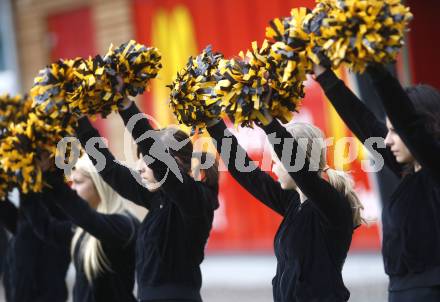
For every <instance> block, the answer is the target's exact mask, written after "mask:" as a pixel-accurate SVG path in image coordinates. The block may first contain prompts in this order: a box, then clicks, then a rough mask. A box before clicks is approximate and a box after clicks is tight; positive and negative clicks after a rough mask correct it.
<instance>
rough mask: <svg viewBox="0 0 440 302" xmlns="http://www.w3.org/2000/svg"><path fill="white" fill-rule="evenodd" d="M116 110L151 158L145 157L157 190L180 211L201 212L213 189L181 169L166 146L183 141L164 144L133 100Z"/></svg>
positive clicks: (214, 193) (213, 193)
mask: <svg viewBox="0 0 440 302" xmlns="http://www.w3.org/2000/svg"><path fill="white" fill-rule="evenodd" d="M119 113H120V115H121V118H122V120H123V121H124V124H125V126H126V128H127V129H128V130H129V131H130V132H131V135H132V137H133V139H134V141H135V142H136V144H137V146H138V148H139V151H140V152H141V154H142V156H144V157H145V156H147V157H148V156H149V157H150V159H151V160H148V162H147V164H148V166H149V167H150V168H151V169H152V170H153V173H154V177H155V178H156V180H158V181H159V182H161V183H162V184H161V187H160V190H161V191H162V192H163V193H164V194H166V195H168V196H170V197H171V200H172V201H173V202H175V203H176V204H177V205H178V206H179V207H180V209H181V210H183V213H184V214H187V215H189V216H197V215H199V214H202V213H204V212H205V210H206V209H207V208H206V205H207V204H206V200H207V199H208V200H210V199H212V198H216V195H217V192H214V191H213V190H211V189H209V188H208V187H207V186H205V185H204V184H201V183H199V182H197V181H196V180H194V179H193V178H192V177H191V176H189V175H187V174H186V173H185V172H184V171H182V170H181V169H180V168H179V165H178V164H177V160H176V159H175V158H174V157H172V156H171V154H170V152H169V150H168V149H167V148H176V147H177V148H179V147H181V146H180V145H182V144H186V142H181V143H180V142H177V141H176V144H177V145H176V146H165V144H164V143H163V142H162V140H161V138H160V136H161V132H160V131H156V130H154V129H153V128H152V127H151V125H150V123H149V122H148V120H147V118H146V117H145V115H143V114H142V113H141V112H140V111H139V108H138V107H137V106H136V104H135V103H134V102H132V103H131V104H130V105H129V106H128V107H127V108H126V109H124V110H120V112H119ZM178 145H179V146H178ZM214 195H215V196H214ZM182 197H185V198H182ZM188 201H191V202H188ZM210 210H212V209H210ZM202 215H203V214H202Z"/></svg>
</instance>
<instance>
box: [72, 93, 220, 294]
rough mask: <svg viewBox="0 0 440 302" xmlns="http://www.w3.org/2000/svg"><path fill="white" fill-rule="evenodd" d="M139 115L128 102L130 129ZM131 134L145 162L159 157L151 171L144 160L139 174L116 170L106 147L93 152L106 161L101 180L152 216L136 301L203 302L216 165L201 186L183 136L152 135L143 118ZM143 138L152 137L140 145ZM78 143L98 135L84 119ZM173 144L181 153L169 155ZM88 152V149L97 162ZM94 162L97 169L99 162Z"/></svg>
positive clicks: (140, 257) (140, 250)
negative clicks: (203, 270) (133, 118)
mask: <svg viewBox="0 0 440 302" xmlns="http://www.w3.org/2000/svg"><path fill="white" fill-rule="evenodd" d="M139 113H140V112H139V109H138V108H137V107H136V105H135V104H134V103H132V102H131V101H128V100H126V103H125V105H124V108H123V109H121V110H120V115H121V117H122V119H123V121H124V124H125V125H126V126H127V125H129V124H130V119H131V118H132V117H134V116H138V114H139ZM129 128H130V127H129ZM129 130H131V129H129ZM131 133H132V136H133V138H134V140H135V141H136V142H137V146H138V150H139V151H140V154H141V156H143V157H144V158H145V159H147V160H148V158H150V159H151V157H149V156H150V155H155V156H156V157H157V158H156V159H155V160H154V161H151V160H148V161H149V163H148V165H147V164H146V162H145V161H144V160H140V161H139V168H138V171H131V170H130V169H129V168H127V167H125V166H122V165H120V164H118V163H117V162H116V161H115V159H114V157H113V156H112V155H111V153H110V152H109V151H108V150H107V149H106V148H103V147H102V146H103V144H102V142H97V143H95V144H94V147H95V148H96V149H98V151H100V152H101V154H103V155H104V156H105V159H106V164H105V167H104V168H103V170H102V171H101V172H100V173H101V176H102V177H103V179H104V180H105V181H106V182H107V183H108V184H109V185H110V186H111V187H112V188H114V190H116V191H117V192H118V193H119V194H120V195H121V196H123V197H124V198H126V199H128V200H131V201H133V202H135V203H136V204H138V205H140V206H143V207H145V208H147V209H148V211H149V212H148V215H147V216H146V217H145V219H144V220H143V222H142V224H141V227H140V229H139V235H138V238H137V254H136V257H137V263H136V271H137V283H138V287H139V288H138V300H139V301H149V302H152V301H161V302H166V301H174V302H177V301H182V302H183V301H185V302H189V301H192V302H199V301H201V300H202V298H201V296H200V288H201V284H202V276H201V271H200V264H201V263H202V261H203V259H204V251H205V245H206V242H207V240H208V237H209V233H210V231H211V228H212V221H213V218H214V210H215V209H217V208H218V206H219V204H218V198H217V194H218V172H217V164H216V163H215V164H214V165H213V166H212V167H211V168H209V169H207V170H206V171H205V172H206V173H204V177H203V181H197V180H195V179H194V178H193V177H192V172H191V168H192V167H191V159H192V157H193V145H192V143H191V140H190V139H189V137H188V136H187V135H186V134H185V133H184V132H182V131H180V130H176V129H171V128H167V129H164V130H162V131H156V130H153V128H152V127H151V126H150V124H149V123H148V121H147V119H146V118H145V117H143V118H141V119H140V120H139V121H138V122H137V123H135V124H134V128H133V129H132V131H131ZM144 133H147V134H151V136H149V137H147V138H145V139H142V134H144ZM154 136H156V139H153V137H154ZM78 137H79V140H80V141H81V143H82V145H83V146H87V142H88V141H89V140H90V139H92V138H94V137H99V133H98V132H97V131H96V130H95V129H94V128H93V127H92V125H91V124H90V122H89V121H88V119H87V118H81V119H80V120H79V128H78ZM173 143H174V144H177V145H179V148H176V149H171V148H170V149H169V150H166V148H165V146H171V145H173ZM89 147H90V146H89ZM90 149H91V148H86V150H87V152H90V154H89V155H90V157H93V156H94V155H93V153H94V152H91V151H90ZM92 149H93V148H92ZM150 149H151V150H150ZM92 151H93V150H92ZM164 158H165V160H164ZM160 160H164V161H160ZM94 162H95V164H98V162H97V161H96V159H94ZM168 167H170V168H168ZM137 176H138V177H137Z"/></svg>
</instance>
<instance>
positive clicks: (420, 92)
mask: <svg viewBox="0 0 440 302" xmlns="http://www.w3.org/2000/svg"><path fill="white" fill-rule="evenodd" d="M405 91H406V93H407V94H408V97H409V98H410V100H411V102H412V103H413V105H414V107H415V109H416V111H417V113H419V114H420V115H421V116H423V117H424V119H425V127H426V129H427V130H428V131H429V132H430V133H431V134H432V135H433V136H434V139H440V92H439V91H438V90H437V89H436V88H434V87H432V86H430V85H425V84H420V85H415V86H411V87H408V88H406V89H405Z"/></svg>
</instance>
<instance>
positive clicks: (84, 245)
mask: <svg viewBox="0 0 440 302" xmlns="http://www.w3.org/2000/svg"><path fill="white" fill-rule="evenodd" d="M75 170H76V171H78V172H80V173H82V174H83V175H85V176H87V177H89V178H90V179H91V180H92V182H93V185H94V186H95V188H96V191H97V192H98V195H99V197H100V203H99V205H98V207H97V209H96V211H97V212H99V213H103V214H115V213H125V214H127V215H129V211H128V210H127V209H126V208H125V206H124V199H123V198H122V197H121V196H120V195H119V194H118V193H116V191H115V190H113V189H112V188H111V187H110V186H109V185H108V184H107V183H106V182H105V181H104V180H103V179H102V177H101V176H100V175H99V174H98V172H97V171H96V169H95V167H94V165H93V163H92V162H91V160H90V159H89V158H88V156H87V155H83V156H82V157H81V158H79V159H78V161H77V163H76V164H75ZM133 230H134V228H133ZM133 235H134V231H133V234H132V236H133ZM81 237H83V239H82V241H81V246H80V248H79V252H80V254H81V258H82V261H83V268H84V272H85V274H86V277H87V280H88V281H89V282H90V283H92V280H93V279H94V278H95V277H96V276H97V275H99V274H100V273H102V272H104V271H112V270H111V266H110V262H109V260H108V258H107V256H106V255H105V253H104V251H103V249H102V245H101V242H100V241H99V240H98V239H96V238H95V237H93V236H92V235H90V234H89V233H87V231H85V230H83V229H82V228H80V227H78V228H77V229H76V231H75V234H74V236H73V239H72V246H71V253H72V258H73V253H74V251H75V247H76V245H77V244H78V241H79V239H80V238H81Z"/></svg>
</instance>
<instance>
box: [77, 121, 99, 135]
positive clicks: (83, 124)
mask: <svg viewBox="0 0 440 302" xmlns="http://www.w3.org/2000/svg"><path fill="white" fill-rule="evenodd" d="M95 131H96V129H95V127H93V125H92V123H90V120H89V119H88V118H87V117H82V118H80V119H78V126H77V128H76V133H77V134H78V135H79V136H84V134H86V133H90V132H95Z"/></svg>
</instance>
